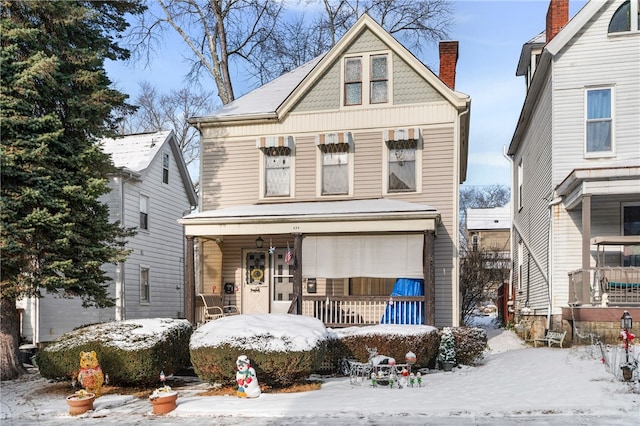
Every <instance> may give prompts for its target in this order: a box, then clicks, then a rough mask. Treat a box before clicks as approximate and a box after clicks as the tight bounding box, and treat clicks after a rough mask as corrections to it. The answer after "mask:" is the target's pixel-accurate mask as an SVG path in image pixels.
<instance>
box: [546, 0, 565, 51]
mask: <svg viewBox="0 0 640 426" xmlns="http://www.w3.org/2000/svg"><path fill="white" fill-rule="evenodd" d="M567 22H569V0H551V1H550V2H549V9H548V10H547V28H546V36H547V40H546V41H547V43H549V42H550V41H551V40H553V38H554V37H555V36H556V35H557V34H558V33H559V32H560V30H561V29H562V27H564V26H565V25H566V23H567Z"/></svg>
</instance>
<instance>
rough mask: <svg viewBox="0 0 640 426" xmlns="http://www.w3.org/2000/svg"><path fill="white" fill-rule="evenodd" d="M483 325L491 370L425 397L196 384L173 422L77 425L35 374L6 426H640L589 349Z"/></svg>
mask: <svg viewBox="0 0 640 426" xmlns="http://www.w3.org/2000/svg"><path fill="white" fill-rule="evenodd" d="M248 320H249V319H248ZM219 321H220V320H219ZM476 325H477V326H481V327H484V328H486V329H487V335H488V338H489V350H488V351H487V353H486V355H485V357H484V359H483V361H482V362H481V364H480V365H478V366H476V367H469V366H462V367H461V368H455V369H454V371H453V372H451V373H444V372H441V371H439V370H431V371H429V372H428V373H427V374H426V375H425V376H424V383H423V386H422V387H420V388H404V389H397V388H394V389H388V388H381V387H378V388H371V387H369V386H368V384H367V383H366V382H365V383H363V384H362V385H360V386H354V385H352V384H351V383H350V380H349V378H346V377H328V378H323V381H324V384H323V385H322V388H321V389H320V390H317V391H309V392H301V393H289V394H267V393H263V394H262V395H261V396H260V397H259V398H256V399H241V398H237V397H235V396H198V393H200V392H202V391H203V390H206V389H207V388H208V385H207V384H205V383H201V382H199V381H197V380H196V381H191V382H188V383H187V384H186V385H185V386H181V387H174V389H175V390H177V391H178V393H179V398H178V407H177V408H176V409H175V410H174V411H172V412H171V413H169V414H167V415H164V416H155V415H153V414H152V413H151V406H150V404H149V402H148V401H146V400H142V399H138V398H135V397H133V396H130V395H104V396H102V397H100V398H98V399H97V400H96V402H95V406H94V408H95V410H94V411H93V412H89V413H87V414H86V415H84V416H80V417H79V418H76V417H72V416H69V415H68V414H67V410H68V408H67V405H66V402H65V400H64V397H62V396H60V395H47V394H46V393H42V392H38V391H39V390H40V389H41V388H42V387H45V386H47V385H48V383H47V381H46V380H44V379H42V378H40V376H39V375H38V374H37V372H32V373H30V374H28V375H26V376H24V377H22V378H20V379H18V380H14V381H6V382H3V383H2V386H1V387H0V401H1V411H0V422H1V423H2V425H3V426H4V425H30V424H34V423H39V424H48V425H68V424H75V423H79V422H90V423H92V424H101V425H123V424H127V425H144V424H154V425H173V424H181V423H184V422H185V421H188V422H189V423H191V422H198V423H205V424H220V425H239V424H245V423H247V422H249V423H250V424H252V425H285V424H286V425H294V424H312V425H334V424H336V425H337V424H340V425H342V424H352V425H383V424H384V425H395V424H404V425H407V424H433V425H451V424H476V425H510V424H514V423H521V424H535V425H572V424H585V425H586V424H589V425H592V424H597V425H629V424H640V394H639V390H638V384H637V383H626V382H622V381H620V380H619V379H617V378H616V377H614V376H613V375H612V374H610V373H607V372H606V371H605V368H604V366H603V365H602V363H601V362H600V359H594V357H591V356H588V353H589V350H588V349H589V348H586V347H576V348H571V349H559V348H557V347H554V348H547V347H538V348H532V347H528V346H526V345H524V344H523V343H522V342H521V341H520V339H518V337H517V336H516V335H515V334H514V333H513V332H511V331H508V330H504V329H500V328H495V327H493V322H492V318H491V317H484V318H481V319H479V320H478V321H477V322H476ZM310 340H313V339H310ZM258 379H259V378H258Z"/></svg>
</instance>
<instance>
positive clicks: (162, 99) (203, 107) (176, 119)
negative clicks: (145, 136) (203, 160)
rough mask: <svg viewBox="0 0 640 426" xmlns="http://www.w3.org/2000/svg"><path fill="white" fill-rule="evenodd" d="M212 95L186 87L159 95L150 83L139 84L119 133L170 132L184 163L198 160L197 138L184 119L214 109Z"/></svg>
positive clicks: (194, 131)
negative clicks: (172, 132)
mask: <svg viewBox="0 0 640 426" xmlns="http://www.w3.org/2000/svg"><path fill="white" fill-rule="evenodd" d="M212 98H213V92H210V91H209V92H200V91H198V92H196V91H193V90H191V89H188V88H181V89H176V90H172V91H171V92H169V93H164V94H163V93H159V92H158V90H157V88H156V87H155V86H153V85H151V83H149V82H146V81H143V82H141V83H140V94H139V95H138V97H137V98H136V99H135V104H136V105H137V107H138V109H137V111H136V112H135V114H133V115H130V116H128V117H127V118H126V120H124V124H123V127H122V132H123V133H142V132H157V131H161V130H173V131H174V133H175V134H176V139H177V140H178V145H179V146H180V150H181V151H182V155H183V156H184V160H185V162H186V163H187V164H191V163H192V162H193V161H195V160H196V159H197V158H198V153H199V150H200V135H199V133H198V131H197V130H196V129H195V128H193V127H192V126H191V125H190V124H189V123H188V122H187V119H189V118H190V117H193V116H197V115H202V114H205V113H207V112H209V111H210V110H211V109H213V107H214V103H213V102H212Z"/></svg>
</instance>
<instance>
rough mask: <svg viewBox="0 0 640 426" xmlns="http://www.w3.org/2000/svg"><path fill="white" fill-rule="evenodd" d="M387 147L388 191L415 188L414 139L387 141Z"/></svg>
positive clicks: (416, 144) (415, 147)
mask: <svg viewBox="0 0 640 426" xmlns="http://www.w3.org/2000/svg"><path fill="white" fill-rule="evenodd" d="M387 147H388V149H389V182H388V185H389V192H408V191H415V190H416V149H417V147H418V141H417V140H416V139H407V140H391V141H387Z"/></svg>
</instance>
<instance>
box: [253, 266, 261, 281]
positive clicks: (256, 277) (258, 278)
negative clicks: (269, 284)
mask: <svg viewBox="0 0 640 426" xmlns="http://www.w3.org/2000/svg"><path fill="white" fill-rule="evenodd" d="M262 277H264V272H263V271H262V269H258V268H256V269H253V270H252V271H251V279H252V280H253V281H262Z"/></svg>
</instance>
